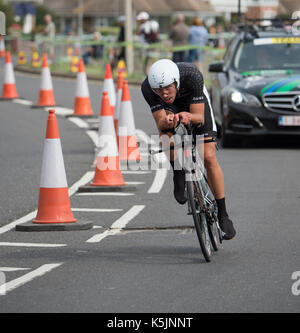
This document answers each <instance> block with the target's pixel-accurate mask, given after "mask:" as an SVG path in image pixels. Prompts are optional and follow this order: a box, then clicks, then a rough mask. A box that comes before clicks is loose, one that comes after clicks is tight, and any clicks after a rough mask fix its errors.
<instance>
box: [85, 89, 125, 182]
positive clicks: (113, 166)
mask: <svg viewBox="0 0 300 333" xmlns="http://www.w3.org/2000/svg"><path fill="white" fill-rule="evenodd" d="M99 143H100V145H101V146H100V147H99V151H98V156H97V165H96V171H95V177H94V180H93V182H92V184H91V185H93V186H98V185H100V186H101V185H102V186H103V185H104V186H107V185H110V186H114V185H117V186H122V185H125V182H124V179H123V176H122V173H121V170H120V162H119V154H118V145H117V140H116V134H115V130H114V121H113V112H112V109H111V107H110V104H109V97H108V93H107V92H105V91H104V92H103V97H102V104H101V114H100V121H99Z"/></svg>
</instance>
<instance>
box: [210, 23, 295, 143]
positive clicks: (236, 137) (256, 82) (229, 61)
mask: <svg viewBox="0 0 300 333" xmlns="http://www.w3.org/2000/svg"><path fill="white" fill-rule="evenodd" d="M209 72H211V73H213V74H212V75H211V88H210V95H211V100H212V106H213V109H214V112H215V118H216V122H217V125H218V127H219V128H221V131H220V132H221V143H222V145H223V146H224V147H226V146H227V147H228V146H233V145H236V144H237V143H239V142H240V141H241V140H240V139H241V137H243V138H249V137H254V136H255V137H257V136H265V135H274V134H275V135H276V136H278V135H300V35H293V33H292V29H289V30H288V29H287V28H286V27H284V26H283V25H282V26H281V27H278V26H276V27H275V26H273V25H270V26H267V27H266V26H264V27H257V26H255V25H249V24H246V25H244V26H243V27H241V28H240V30H239V31H238V33H237V34H236V36H235V37H234V38H233V39H232V40H231V42H230V43H229V45H228V47H227V49H226V53H225V56H224V58H223V61H221V62H218V63H214V64H211V65H210V66H209Z"/></svg>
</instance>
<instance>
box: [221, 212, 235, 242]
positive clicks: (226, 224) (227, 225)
mask: <svg viewBox="0 0 300 333" xmlns="http://www.w3.org/2000/svg"><path fill="white" fill-rule="evenodd" d="M219 226H220V228H221V230H222V234H223V235H222V236H223V239H226V240H229V239H232V238H233V237H234V236H235V234H236V231H235V229H234V227H233V223H232V221H231V220H230V218H229V217H228V216H223V217H221V218H219Z"/></svg>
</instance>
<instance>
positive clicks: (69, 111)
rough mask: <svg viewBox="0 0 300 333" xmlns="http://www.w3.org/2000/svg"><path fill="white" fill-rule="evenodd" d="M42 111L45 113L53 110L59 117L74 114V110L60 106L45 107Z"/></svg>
mask: <svg viewBox="0 0 300 333" xmlns="http://www.w3.org/2000/svg"><path fill="white" fill-rule="evenodd" d="M44 110H45V111H49V110H55V114H56V115H60V116H70V115H72V114H73V113H74V110H72V109H69V108H64V107H61V106H51V107H45V108H44Z"/></svg>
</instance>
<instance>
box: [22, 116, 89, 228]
mask: <svg viewBox="0 0 300 333" xmlns="http://www.w3.org/2000/svg"><path fill="white" fill-rule="evenodd" d="M75 222H76V219H75V218H74V216H73V213H72V211H71V206H70V198H69V192H68V185H67V178H66V172H65V166H64V160H63V153H62V148H61V142H60V137H59V131H58V125H57V119H56V116H55V112H54V110H49V115H48V121H47V129H46V138H45V144H44V152H43V163H42V172H41V179H40V192H39V201H38V211H37V215H36V218H35V219H34V220H33V221H32V223H29V224H27V225H19V226H17V228H16V230H19V231H30V230H32V231H51V230H53V231H55V230H61V231H63V230H81V229H89V228H91V227H92V226H91V225H90V224H85V223H83V224H82V223H75Z"/></svg>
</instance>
